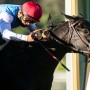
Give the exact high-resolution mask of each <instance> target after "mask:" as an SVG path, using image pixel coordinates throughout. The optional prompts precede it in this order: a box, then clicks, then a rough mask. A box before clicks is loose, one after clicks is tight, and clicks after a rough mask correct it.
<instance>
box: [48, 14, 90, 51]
mask: <svg viewBox="0 0 90 90" xmlns="http://www.w3.org/2000/svg"><path fill="white" fill-rule="evenodd" d="M63 15H64V16H65V17H66V18H67V19H68V21H64V22H63V23H62V22H61V23H60V24H58V25H57V26H56V25H54V24H53V21H52V19H51V16H50V15H49V18H48V26H47V28H48V29H47V32H48V33H47V32H46V36H49V38H51V37H53V39H55V40H56V41H57V42H59V43H60V44H63V45H65V46H67V47H69V48H71V49H72V51H76V52H85V51H89V49H90V48H89V41H90V22H89V21H87V20H86V19H85V18H84V17H83V16H81V15H80V16H69V15H66V14H63Z"/></svg>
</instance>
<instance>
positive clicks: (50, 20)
mask: <svg viewBox="0 0 90 90" xmlns="http://www.w3.org/2000/svg"><path fill="white" fill-rule="evenodd" d="M48 26H49V27H53V26H54V24H53V21H52V17H51V14H49V16H48Z"/></svg>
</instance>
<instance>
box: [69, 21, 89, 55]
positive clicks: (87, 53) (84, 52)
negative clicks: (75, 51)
mask: <svg viewBox="0 0 90 90" xmlns="http://www.w3.org/2000/svg"><path fill="white" fill-rule="evenodd" d="M79 22H80V20H78V21H77V22H75V23H74V24H72V23H70V22H69V28H70V29H72V30H74V31H75V32H76V33H77V35H78V36H79V38H80V39H81V40H82V42H83V43H84V44H85V45H86V46H87V47H89V48H90V45H89V43H88V42H86V40H85V39H83V38H82V36H81V34H80V33H79V32H78V31H77V30H75V28H74V26H75V25H76V24H77V23H79ZM81 52H82V53H83V54H85V55H87V56H90V51H89V50H87V51H84V50H81Z"/></svg>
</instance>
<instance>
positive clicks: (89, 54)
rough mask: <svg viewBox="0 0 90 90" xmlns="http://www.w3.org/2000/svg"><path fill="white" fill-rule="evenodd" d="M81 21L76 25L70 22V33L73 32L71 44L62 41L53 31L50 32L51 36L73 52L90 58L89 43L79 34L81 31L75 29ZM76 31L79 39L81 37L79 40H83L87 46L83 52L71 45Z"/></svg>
mask: <svg viewBox="0 0 90 90" xmlns="http://www.w3.org/2000/svg"><path fill="white" fill-rule="evenodd" d="M80 21H81V19H80V20H77V21H76V22H74V23H71V22H69V21H68V24H69V31H70V30H72V33H71V37H70V38H69V41H68V42H69V43H67V42H65V41H64V40H62V39H60V38H59V37H57V36H56V35H55V34H54V33H53V32H52V30H49V32H50V35H51V36H52V37H53V38H54V39H55V40H56V41H58V42H61V43H62V44H63V45H64V46H65V47H67V48H69V49H71V50H72V52H76V53H81V54H84V55H86V56H88V57H89V56H90V51H89V48H90V46H89V43H88V42H87V41H86V40H85V39H84V38H83V36H82V35H81V34H80V33H79V31H77V30H76V29H75V26H76V25H77V24H78V23H79V22H80ZM48 27H52V28H53V27H54V26H48ZM74 31H75V32H76V33H77V35H78V37H79V38H80V39H81V41H82V42H83V43H84V44H85V46H87V50H82V49H79V48H76V47H74V46H72V45H71V44H70V41H71V39H72V35H73V32H74Z"/></svg>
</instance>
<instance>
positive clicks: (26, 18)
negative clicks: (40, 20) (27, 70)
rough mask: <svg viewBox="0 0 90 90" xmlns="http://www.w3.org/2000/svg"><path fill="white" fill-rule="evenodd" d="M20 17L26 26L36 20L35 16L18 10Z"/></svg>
mask: <svg viewBox="0 0 90 90" xmlns="http://www.w3.org/2000/svg"><path fill="white" fill-rule="evenodd" d="M18 18H19V19H20V21H21V22H22V24H24V25H25V26H28V25H30V24H32V23H35V22H36V21H35V20H34V19H33V18H31V17H30V16H28V15H26V14H23V13H22V12H21V11H19V12H18Z"/></svg>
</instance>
